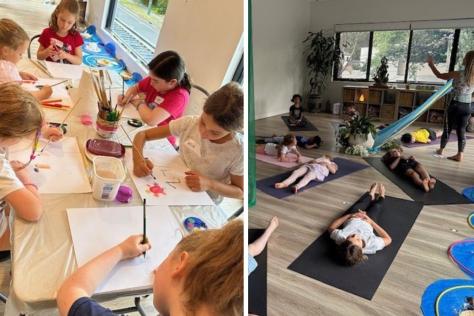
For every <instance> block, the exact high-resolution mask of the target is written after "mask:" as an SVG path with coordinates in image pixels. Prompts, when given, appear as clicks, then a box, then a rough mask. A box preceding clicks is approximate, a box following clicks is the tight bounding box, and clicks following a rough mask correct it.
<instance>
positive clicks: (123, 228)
mask: <svg viewBox="0 0 474 316" xmlns="http://www.w3.org/2000/svg"><path fill="white" fill-rule="evenodd" d="M142 214H143V208H142V207H141V206H134V207H114V208H77V209H68V210H67V215H68V220H69V227H70V229H71V237H72V242H73V244H74V252H75V254H76V261H77V265H78V266H82V265H84V264H85V263H87V262H88V261H89V260H91V259H92V258H94V257H96V256H97V255H99V254H101V253H103V252H104V251H106V250H108V249H110V248H112V247H113V246H115V245H117V244H119V243H120V242H122V241H124V240H125V239H126V238H128V237H129V236H130V235H136V234H143V216H142ZM146 217H147V237H148V239H149V240H150V243H151V245H152V248H151V250H150V251H148V252H147V254H146V258H143V256H140V257H137V258H134V259H130V260H126V261H122V262H120V263H119V264H118V265H117V266H116V267H115V268H114V269H113V270H112V272H111V273H110V275H109V276H108V277H107V278H106V279H105V281H104V282H103V283H102V284H101V285H100V286H99V288H98V289H97V290H96V293H107V292H115V291H123V290H125V289H138V288H148V287H151V285H152V283H153V269H155V268H156V267H157V266H158V265H159V264H160V263H161V262H162V261H163V260H164V259H165V258H166V257H167V256H168V254H169V253H170V252H171V251H172V250H173V249H174V247H175V246H176V244H177V243H178V242H179V241H180V240H181V238H182V233H181V232H180V229H179V226H178V223H177V221H176V219H175V218H174V216H173V214H172V213H171V211H170V209H169V208H168V207H164V206H160V207H158V206H147V212H146Z"/></svg>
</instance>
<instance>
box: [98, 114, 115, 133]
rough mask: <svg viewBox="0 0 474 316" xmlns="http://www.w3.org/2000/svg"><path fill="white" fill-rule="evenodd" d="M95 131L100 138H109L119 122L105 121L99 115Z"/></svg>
mask: <svg viewBox="0 0 474 316" xmlns="http://www.w3.org/2000/svg"><path fill="white" fill-rule="evenodd" d="M95 124H96V131H97V134H98V135H99V136H100V137H102V138H111V137H112V136H114V134H115V133H116V132H117V129H118V128H119V125H120V121H107V120H106V119H104V118H103V117H101V115H100V113H99V114H97V120H96V122H95Z"/></svg>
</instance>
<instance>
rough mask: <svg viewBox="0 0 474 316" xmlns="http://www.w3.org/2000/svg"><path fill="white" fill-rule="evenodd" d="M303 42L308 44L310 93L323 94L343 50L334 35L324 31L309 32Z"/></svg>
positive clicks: (307, 62)
mask: <svg viewBox="0 0 474 316" xmlns="http://www.w3.org/2000/svg"><path fill="white" fill-rule="evenodd" d="M303 43H306V44H307V45H308V46H307V48H306V66H307V67H308V69H309V73H310V74H309V75H310V80H309V84H310V86H311V91H310V93H312V94H317V95H321V93H322V91H323V89H324V86H325V84H326V78H327V76H328V75H329V74H330V73H331V70H332V65H333V63H334V62H335V61H337V60H339V58H340V56H341V50H340V49H339V47H337V46H336V40H335V38H334V36H332V35H331V36H324V34H323V31H319V32H316V33H313V32H309V34H308V36H307V37H306V39H305V40H304V41H303Z"/></svg>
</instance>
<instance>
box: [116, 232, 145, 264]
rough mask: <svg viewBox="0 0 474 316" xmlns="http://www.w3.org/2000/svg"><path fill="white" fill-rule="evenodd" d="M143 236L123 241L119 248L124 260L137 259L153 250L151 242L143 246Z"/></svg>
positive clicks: (134, 236)
mask: <svg viewBox="0 0 474 316" xmlns="http://www.w3.org/2000/svg"><path fill="white" fill-rule="evenodd" d="M142 240H143V235H133V236H130V237H128V238H127V239H125V240H124V241H122V242H121V243H120V244H119V245H118V246H117V247H118V248H119V249H120V251H121V252H122V260H124V259H129V258H135V257H138V256H139V255H141V254H142V253H144V252H145V251H148V250H150V249H151V245H150V243H149V242H147V243H145V244H142Z"/></svg>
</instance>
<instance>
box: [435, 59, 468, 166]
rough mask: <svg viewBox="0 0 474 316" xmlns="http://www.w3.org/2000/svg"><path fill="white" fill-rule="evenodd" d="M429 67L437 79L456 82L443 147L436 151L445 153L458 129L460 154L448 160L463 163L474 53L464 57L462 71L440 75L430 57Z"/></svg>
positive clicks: (444, 129) (442, 141) (444, 132)
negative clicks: (451, 137) (450, 137)
mask: <svg viewBox="0 0 474 316" xmlns="http://www.w3.org/2000/svg"><path fill="white" fill-rule="evenodd" d="M428 65H429V66H430V68H431V70H432V71H433V73H434V74H435V76H436V77H438V78H440V79H443V80H449V79H453V80H454V99H453V101H452V102H451V103H450V104H449V107H448V116H447V120H446V119H445V122H444V128H443V136H441V145H440V147H439V149H438V150H437V151H436V153H437V154H439V155H441V154H442V153H443V150H444V147H446V144H447V143H448V139H449V136H450V134H451V131H452V130H453V128H456V134H457V136H458V153H457V154H456V155H454V156H451V157H448V159H451V160H455V161H462V159H463V156H464V154H463V152H464V147H465V146H466V128H467V125H468V124H469V119H470V117H471V98H472V93H473V92H474V51H470V52H468V53H466V56H464V61H463V66H464V70H462V71H451V72H448V73H440V72H439V71H438V69H437V68H436V66H435V65H434V63H433V57H431V56H428Z"/></svg>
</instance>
